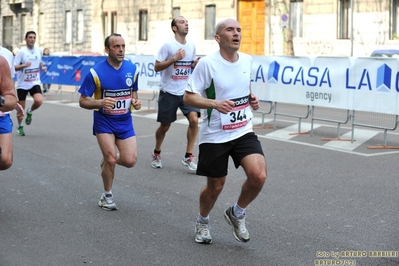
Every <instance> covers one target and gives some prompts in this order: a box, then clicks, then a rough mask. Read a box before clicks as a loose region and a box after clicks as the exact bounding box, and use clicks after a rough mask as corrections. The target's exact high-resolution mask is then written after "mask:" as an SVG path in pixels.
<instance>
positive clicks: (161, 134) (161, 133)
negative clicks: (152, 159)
mask: <svg viewBox="0 0 399 266" xmlns="http://www.w3.org/2000/svg"><path fill="white" fill-rule="evenodd" d="M170 125H171V124H162V123H159V127H158V129H157V131H155V149H156V150H157V151H160V150H161V147H162V143H163V140H164V139H165V135H166V132H168V130H169V128H170Z"/></svg>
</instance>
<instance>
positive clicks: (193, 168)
mask: <svg viewBox="0 0 399 266" xmlns="http://www.w3.org/2000/svg"><path fill="white" fill-rule="evenodd" d="M181 163H182V164H183V165H185V166H187V167H188V169H190V170H191V171H196V170H197V164H196V163H195V157H194V155H191V156H190V157H188V158H186V157H184V158H183V160H181Z"/></svg>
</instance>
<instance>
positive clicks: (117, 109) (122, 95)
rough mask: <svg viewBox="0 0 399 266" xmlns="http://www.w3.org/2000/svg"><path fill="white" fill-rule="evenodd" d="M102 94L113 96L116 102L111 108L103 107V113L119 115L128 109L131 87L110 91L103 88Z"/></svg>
mask: <svg viewBox="0 0 399 266" xmlns="http://www.w3.org/2000/svg"><path fill="white" fill-rule="evenodd" d="M103 94H104V95H103V96H104V98H105V97H110V98H115V99H116V102H115V104H114V106H112V108H111V109H103V113H104V114H109V115H120V114H126V113H127V112H128V111H129V110H130V104H131V103H132V91H131V89H130V88H129V89H125V90H118V91H111V90H104V92H103Z"/></svg>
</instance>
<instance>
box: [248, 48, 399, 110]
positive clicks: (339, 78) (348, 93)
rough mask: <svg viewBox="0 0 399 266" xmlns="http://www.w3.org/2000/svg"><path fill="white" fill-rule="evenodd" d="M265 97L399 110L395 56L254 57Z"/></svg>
mask: <svg viewBox="0 0 399 266" xmlns="http://www.w3.org/2000/svg"><path fill="white" fill-rule="evenodd" d="M253 58H254V63H253V68H252V91H253V92H254V93H255V94H256V95H257V96H258V97H259V99H261V100H263V101H273V102H282V103H293V104H301V105H311V106H321V107H331V108H339V109H348V110H357V111H370V112H377V113H385V114H399V106H398V100H399V99H398V97H399V61H398V59H396V58H348V57H313V58H312V57H289V56H281V57H279V56H253Z"/></svg>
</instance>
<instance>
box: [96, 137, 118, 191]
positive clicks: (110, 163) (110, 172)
mask: <svg viewBox="0 0 399 266" xmlns="http://www.w3.org/2000/svg"><path fill="white" fill-rule="evenodd" d="M96 136H97V141H98V144H99V146H100V149H101V152H102V154H103V157H104V163H103V166H102V169H101V177H102V179H103V184H104V190H105V191H111V190H112V183H113V180H114V170H115V165H116V162H117V152H116V147H115V136H114V135H113V134H105V133H101V134H96Z"/></svg>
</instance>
